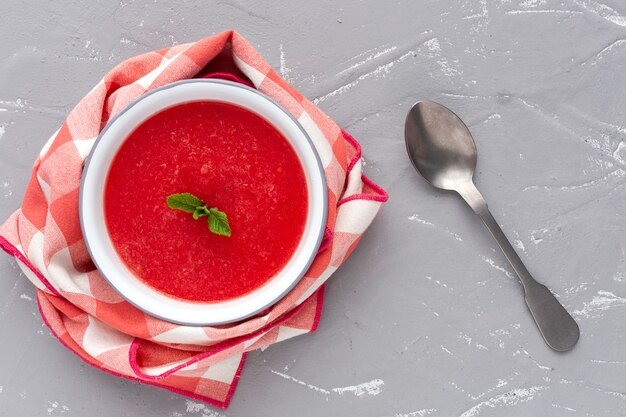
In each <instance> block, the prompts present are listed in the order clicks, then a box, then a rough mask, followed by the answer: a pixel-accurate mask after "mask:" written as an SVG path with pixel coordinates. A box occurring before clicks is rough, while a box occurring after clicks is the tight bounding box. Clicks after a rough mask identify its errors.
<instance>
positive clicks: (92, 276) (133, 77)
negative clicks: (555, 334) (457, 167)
mask: <svg viewBox="0 0 626 417" xmlns="http://www.w3.org/2000/svg"><path fill="white" fill-rule="evenodd" d="M213 71H221V72H224V71H228V72H230V73H231V74H237V75H238V76H239V77H246V78H247V79H249V80H250V81H251V82H252V84H253V85H254V87H256V88H258V89H259V90H260V91H262V92H264V93H265V94H267V95H269V96H271V97H273V98H274V99H275V100H276V101H278V102H279V103H280V104H282V105H283V106H284V107H285V108H286V109H287V110H288V111H289V112H291V113H292V114H293V115H294V116H295V117H296V118H297V119H298V121H299V122H300V123H301V124H302V126H303V127H304V129H305V130H306V131H307V133H308V134H309V136H310V137H311V139H312V140H313V143H314V144H315V147H316V148H317V151H318V153H319V155H320V158H321V160H322V163H323V165H324V169H325V172H326V178H327V181H328V188H329V189H328V197H329V208H328V224H327V230H326V237H325V240H324V242H323V246H322V248H321V249H320V251H319V253H318V254H317V256H316V258H315V261H314V262H313V264H312V265H311V268H310V269H309V270H308V271H307V273H306V275H305V277H304V278H303V279H302V280H301V281H300V282H299V284H298V285H297V286H296V287H295V288H294V289H293V290H292V291H291V292H290V293H289V294H287V296H285V297H284V298H283V299H282V300H280V301H279V302H278V303H277V304H275V305H274V306H272V307H271V308H269V309H268V310H266V311H265V312H263V313H262V314H261V315H257V316H255V317H252V318H249V319H246V320H244V321H241V322H238V323H233V324H229V325H221V326H215V327H187V326H180V325H176V324H172V323H169V322H166V321H162V320H159V319H157V318H154V317H151V316H148V315H146V314H144V313H143V312H142V311H140V310H138V309H136V308H135V307H133V306H132V305H130V304H129V303H127V302H126V301H124V300H123V299H122V298H121V297H120V296H119V295H118V294H117V293H116V292H115V291H114V290H113V289H112V288H111V287H110V286H109V285H108V284H107V282H106V281H105V280H104V279H103V278H102V276H101V275H100V273H99V272H98V270H97V269H96V268H95V266H94V264H93V263H92V261H91V259H90V257H89V254H88V253H87V249H86V247H85V243H84V241H83V236H82V234H81V229H80V225H79V218H78V189H79V182H80V177H81V171H82V164H83V161H84V160H85V158H86V157H87V155H88V154H89V151H90V150H91V148H92V146H93V144H94V141H95V140H96V137H97V136H98V134H99V133H100V130H101V129H102V128H103V127H104V125H105V124H106V122H107V121H108V120H109V119H110V118H111V116H113V115H114V114H115V113H117V112H118V111H119V110H121V109H122V108H124V106H126V105H127V104H128V103H129V102H130V101H131V100H133V99H135V98H137V97H138V96H140V95H141V94H143V93H145V92H146V91H148V90H151V89H153V88H155V87H159V86H162V85H164V84H167V83H170V82H173V81H176V80H180V79H185V78H193V77H198V76H203V75H205V74H206V73H208V72H213ZM360 154H361V151H360V148H359V145H358V143H357V142H356V141H355V140H354V139H352V138H351V137H350V136H349V135H347V134H345V133H344V132H342V130H341V129H340V128H339V127H337V125H336V124H335V123H334V122H333V121H332V120H330V119H329V118H328V116H326V115H325V114H324V113H322V112H321V111H320V110H319V109H318V108H317V107H315V106H314V105H313V104H311V103H310V102H309V101H308V100H307V99H305V98H304V97H303V96H302V95H301V94H300V93H298V92H297V91H296V90H295V89H294V88H293V87H291V86H290V85H289V84H287V83H286V82H285V81H284V80H283V79H282V78H280V77H279V76H278V75H277V74H276V72H274V70H272V68H271V67H270V66H269V65H268V63H267V62H265V60H264V59H263V58H262V57H261V56H260V55H259V54H258V52H257V51H256V50H255V49H254V48H253V47H252V46H250V44H249V43H248V42H246V40H245V39H243V38H242V37H241V35H239V34H238V33H237V32H235V31H226V32H223V33H220V34H218V35H215V36H213V37H210V38H206V39H203V40H200V41H198V42H194V43H189V44H185V45H177V46H174V47H172V48H166V49H161V50H159V51H154V52H150V53H147V54H144V55H140V56H137V57H135V58H131V59H129V60H127V61H124V62H122V63H121V64H119V65H118V66H116V67H115V68H114V69H113V70H112V71H111V72H109V73H108V74H107V75H105V76H104V78H103V79H102V81H100V82H99V83H98V84H97V85H96V86H95V87H94V88H93V90H91V91H90V92H89V93H88V94H87V96H85V97H84V98H83V99H82V100H81V101H80V102H79V103H78V105H77V106H76V107H75V108H74V110H72V111H71V113H70V114H69V116H68V117H67V119H66V120H65V122H64V123H63V125H62V126H61V128H60V129H59V130H58V131H57V132H56V133H54V134H53V135H52V138H50V140H49V141H48V143H46V145H45V146H44V147H43V149H42V150H41V153H40V155H39V157H38V158H37V160H36V161H35V166H34V168H33V173H32V177H31V179H30V183H29V184H28V188H27V189H26V194H25V196H24V201H23V203H22V207H21V209H19V210H17V211H16V212H15V213H14V214H13V215H12V216H11V217H10V218H9V219H8V220H7V221H6V222H5V223H4V224H3V225H2V226H1V227H0V246H2V248H3V249H4V250H5V251H7V252H8V253H10V254H11V255H13V256H15V257H16V258H17V259H18V261H19V262H18V263H19V265H20V267H21V268H22V270H23V271H24V273H25V274H26V276H27V277H28V278H29V279H30V280H31V281H32V282H33V284H34V285H35V286H36V287H37V300H38V302H39V309H40V311H41V316H42V317H43V320H44V321H45V322H46V324H47V325H48V326H49V327H50V329H51V330H52V332H53V333H54V334H55V336H56V337H57V338H58V339H59V340H60V341H61V343H63V344H64V345H65V346H66V347H67V348H69V349H70V350H72V351H73V352H74V353H76V354H77V355H79V356H80V357H81V358H82V359H83V360H85V361H86V362H88V363H90V364H92V365H94V366H96V367H98V368H100V369H102V370H104V371H107V372H110V373H112V374H115V375H118V376H121V377H124V378H130V379H134V380H137V381H140V382H144V383H147V384H152V385H157V386H159V387H163V388H167V389H169V390H171V391H175V392H177V393H180V394H182V395H186V396H188V397H192V398H196V399H200V400H203V401H206V402H208V403H210V404H213V405H216V406H220V407H227V406H228V403H229V401H230V398H231V396H232V394H233V391H234V389H235V386H236V384H237V380H238V378H239V372H240V370H241V368H242V366H243V363H244V359H245V357H246V352H248V351H250V350H253V349H258V348H261V347H265V346H268V345H270V344H272V343H276V342H280V341H282V340H285V339H289V338H291V337H294V336H297V335H300V334H304V333H308V332H312V331H314V330H315V328H316V326H317V323H318V321H319V317H320V313H321V309H322V302H323V294H324V293H323V284H324V282H325V281H326V280H327V279H328V277H329V276H330V275H331V274H332V273H333V272H334V271H335V270H336V269H337V268H338V267H339V265H341V264H342V263H343V261H344V260H345V259H346V258H347V257H348V255H349V254H350V252H351V251H352V250H353V249H354V247H355V246H356V245H357V243H358V241H359V239H360V237H361V235H362V234H363V232H364V231H365V229H366V228H367V227H368V226H369V224H370V223H371V222H372V220H373V219H374V217H375V216H376V213H377V212H378V210H379V209H380V207H381V205H382V203H383V202H384V201H386V200H387V194H386V193H385V192H384V191H383V190H382V189H380V188H379V187H378V186H376V185H375V184H373V183H372V182H370V181H369V180H368V179H367V178H365V177H364V176H363V175H362V174H361V159H360Z"/></svg>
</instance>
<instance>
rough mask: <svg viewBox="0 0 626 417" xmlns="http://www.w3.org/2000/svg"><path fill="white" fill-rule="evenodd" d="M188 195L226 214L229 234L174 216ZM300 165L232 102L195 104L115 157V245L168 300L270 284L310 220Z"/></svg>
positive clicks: (176, 110) (139, 131) (215, 298)
mask: <svg viewBox="0 0 626 417" xmlns="http://www.w3.org/2000/svg"><path fill="white" fill-rule="evenodd" d="M176 193H191V194H193V195H195V196H197V197H198V198H200V199H201V200H202V201H204V202H206V204H207V207H215V208H217V209H219V210H220V211H222V212H224V213H226V215H227V216H228V222H229V224H230V228H231V231H232V233H231V236H230V237H228V236H220V235H217V234H214V233H211V232H210V230H209V228H208V227H207V221H206V218H205V219H198V220H194V219H193V217H192V216H191V214H189V213H185V212H182V211H179V210H172V209H170V208H169V207H168V205H167V203H166V198H167V196H169V195H172V194H176ZM307 200H308V193H307V187H306V181H305V177H304V172H303V169H302V166H301V165H300V161H299V159H298V157H297V155H296V153H295V151H294V150H293V148H292V147H291V145H290V144H289V142H288V141H287V139H285V138H284V137H283V136H282V134H281V133H280V132H279V131H278V130H277V129H276V128H275V127H273V126H272V125H271V124H270V123H268V122H267V121H265V120H264V119H262V118H261V117H260V116H258V115H256V114H255V113H252V112H250V111H248V110H246V109H243V108H240V107H238V106H234V105H231V104H226V103H220V102H211V101H199V102H190V103H184V104H180V105H176V106H174V107H171V108H168V109H166V110H163V111H161V112H159V113H157V114H156V115H154V116H152V117H151V118H149V119H148V120H146V121H145V122H143V123H142V124H141V125H140V126H139V127H137V128H136V129H135V130H134V131H133V133H131V134H130V136H129V137H128V138H127V139H126V141H125V142H124V143H123V145H122V146H121V147H120V149H119V151H118V153H117V155H116V156H115V158H114V159H113V162H112V164H111V167H110V169H109V173H108V178H107V182H106V186H105V195H104V206H105V207H104V212H105V220H106V224H107V228H108V231H109V235H110V238H111V241H112V242H113V246H114V247H115V249H116V251H117V253H118V255H119V256H120V258H121V259H122V260H123V261H124V263H125V264H126V266H127V267H128V268H129V269H130V271H132V272H133V274H134V275H135V276H137V277H138V278H139V279H141V280H142V281H144V282H145V283H146V284H148V285H150V286H151V287H153V288H155V289H157V290H158V291H160V292H162V293H164V294H166V295H169V296H171V297H175V298H179V299H184V300H189V301H196V302H219V301H224V300H229V299H233V298H237V297H240V296H242V295H245V294H247V293H249V292H251V291H253V290H255V289H257V288H259V287H260V286H262V285H263V284H264V283H266V282H267V281H269V280H270V279H271V278H272V277H274V276H275V275H276V274H277V273H278V272H279V271H280V270H281V269H282V268H283V267H284V266H285V265H286V264H287V262H288V261H289V259H290V258H291V257H292V255H293V254H294V252H295V250H296V248H297V246H298V244H299V243H300V239H301V238H302V234H303V232H304V225H305V222H306V217H307V207H308V206H307Z"/></svg>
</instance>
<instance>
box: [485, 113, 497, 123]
mask: <svg viewBox="0 0 626 417" xmlns="http://www.w3.org/2000/svg"><path fill="white" fill-rule="evenodd" d="M498 119H502V115H501V114H500V113H493V114H490V115H489V116H488V117H487V118H486V119H485V120H484V121H483V123H489V122H490V121H492V120H498Z"/></svg>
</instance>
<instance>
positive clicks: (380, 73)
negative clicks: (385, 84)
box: [313, 51, 415, 104]
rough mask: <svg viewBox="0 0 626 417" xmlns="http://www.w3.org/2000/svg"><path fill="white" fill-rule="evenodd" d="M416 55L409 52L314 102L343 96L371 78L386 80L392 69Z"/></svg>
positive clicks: (317, 102)
mask: <svg viewBox="0 0 626 417" xmlns="http://www.w3.org/2000/svg"><path fill="white" fill-rule="evenodd" d="M414 54H415V52H413V51H409V52H407V53H405V54H403V55H401V56H399V57H398V58H396V59H394V60H393V61H391V62H388V63H387V64H384V65H381V66H379V67H377V68H376V69H374V70H373V71H370V72H366V73H365V74H362V75H360V76H359V77H358V78H357V79H356V80H354V81H351V82H349V83H348V84H344V85H342V86H341V87H339V88H336V89H335V90H333V91H331V92H330V93H327V94H324V95H323V96H320V97H317V98H315V99H314V100H313V103H314V104H319V103H321V102H323V101H325V100H327V99H329V98H331V97H334V96H336V95H339V94H343V93H345V92H346V91H348V90H350V89H352V88H353V87H355V86H356V85H358V84H359V83H360V82H361V81H363V80H365V79H367V78H370V77H374V78H384V77H386V76H387V74H389V72H390V71H391V68H392V67H393V66H394V65H396V64H399V63H401V62H402V61H404V60H405V59H407V58H408V57H410V56H413V55H414Z"/></svg>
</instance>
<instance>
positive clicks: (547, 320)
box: [459, 183, 580, 351]
mask: <svg viewBox="0 0 626 417" xmlns="http://www.w3.org/2000/svg"><path fill="white" fill-rule="evenodd" d="M459 194H460V195H461V197H463V199H464V200H465V201H466V202H467V204H469V206H470V207H471V208H472V210H474V213H476V214H477V215H478V216H479V217H480V218H481V220H482V221H483V223H484V224H485V226H486V227H487V229H489V232H490V233H491V235H492V236H493V238H494V239H495V240H496V242H497V243H498V246H500V249H502V252H503V253H504V256H505V257H506V259H507V260H508V261H509V263H510V264H511V267H512V268H513V270H514V271H515V273H516V274H517V276H518V278H519V280H520V281H521V283H522V286H523V287H524V299H525V300H526V305H527V306H528V309H529V310H530V313H531V314H532V316H533V319H534V320H535V323H536V324H537V327H538V328H539V331H540V332H541V335H542V336H543V338H544V340H545V341H546V343H547V344H548V346H550V347H551V348H552V349H554V350H556V351H567V350H570V349H572V348H573V347H574V345H575V344H576V342H578V337H579V335H580V330H579V329H578V325H577V324H576V321H574V319H573V318H572V316H571V315H570V314H569V313H568V312H567V310H565V308H564V307H563V306H562V305H561V303H559V301H558V300H557V299H556V297H554V295H553V294H552V293H551V292H550V290H549V289H548V288H546V286H545V285H543V284H540V283H538V282H537V281H536V280H535V279H534V278H533V277H532V275H530V272H528V269H526V266H525V265H524V263H523V262H522V260H521V259H520V257H519V256H518V255H517V253H516V252H515V249H513V246H511V243H510V242H509V240H508V239H507V237H506V235H505V234H504V232H503V231H502V229H501V228H500V226H499V225H498V222H496V220H495V219H494V218H493V216H492V214H491V212H490V211H489V209H488V207H487V202H486V201H485V199H484V198H483V196H482V195H481V194H480V192H479V191H478V189H477V188H476V187H475V186H474V184H473V183H470V185H468V186H466V187H463V189H462V190H460V191H459Z"/></svg>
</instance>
